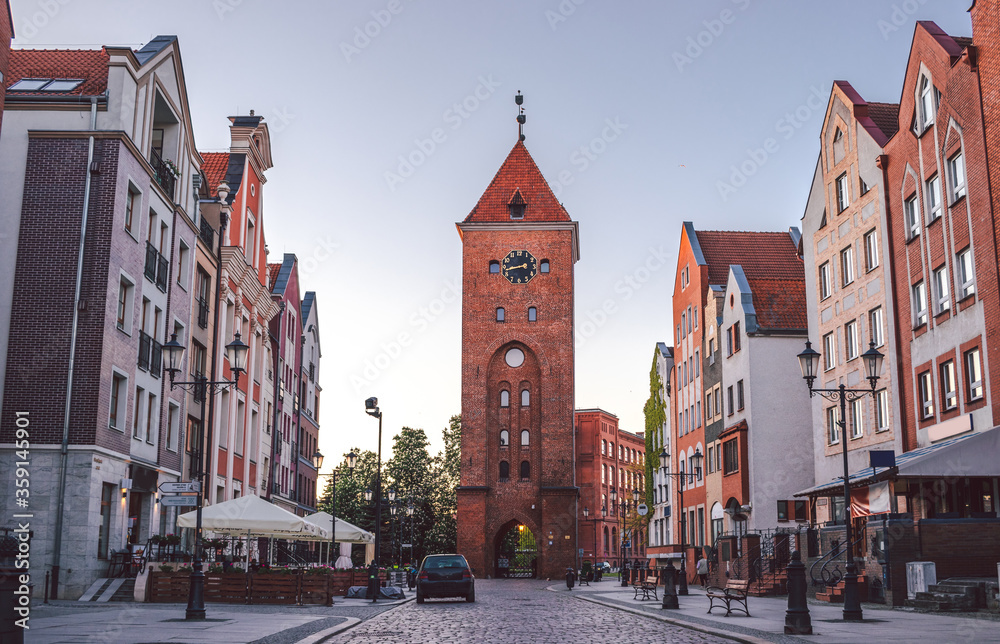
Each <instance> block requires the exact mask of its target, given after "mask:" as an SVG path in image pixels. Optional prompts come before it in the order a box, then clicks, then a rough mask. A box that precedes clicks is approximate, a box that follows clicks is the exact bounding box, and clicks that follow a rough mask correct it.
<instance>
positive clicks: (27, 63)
mask: <svg viewBox="0 0 1000 644" xmlns="http://www.w3.org/2000/svg"><path fill="white" fill-rule="evenodd" d="M110 60H111V57H110V56H108V54H107V52H106V51H104V50H103V49H12V50H11V51H10V69H9V71H8V73H7V77H6V78H5V79H4V88H5V89H6V88H7V87H10V86H11V85H13V84H14V83H16V82H17V81H19V80H22V79H25V78H51V79H56V78H64V79H73V80H83V83H81V84H80V85H79V86H78V87H77V88H76V89H74V90H72V91H70V92H19V91H14V92H10V93H9V95H10V96H96V95H98V94H103V93H104V91H105V90H106V89H107V88H108V63H109V62H110Z"/></svg>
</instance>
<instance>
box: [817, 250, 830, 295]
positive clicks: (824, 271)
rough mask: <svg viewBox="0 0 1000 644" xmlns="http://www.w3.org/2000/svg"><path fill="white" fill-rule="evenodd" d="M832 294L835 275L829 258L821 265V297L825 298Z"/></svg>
mask: <svg viewBox="0 0 1000 644" xmlns="http://www.w3.org/2000/svg"><path fill="white" fill-rule="evenodd" d="M831 295H833V275H832V274H831V272H830V262H829V260H828V261H825V262H823V263H822V264H820V266H819V299H820V300H825V299H827V298H828V297H830V296H831Z"/></svg>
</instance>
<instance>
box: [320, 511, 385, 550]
mask: <svg viewBox="0 0 1000 644" xmlns="http://www.w3.org/2000/svg"><path fill="white" fill-rule="evenodd" d="M306 518H307V519H309V520H310V521H312V522H313V523H315V524H316V525H318V526H320V527H321V528H323V529H324V530H326V531H327V533H329V531H330V523H331V519H333V517H331V516H330V514H329V513H327V512H317V513H315V514H310V515H309V516H308V517H306ZM334 541H338V542H340V543H374V542H375V535H373V534H372V533H371V532H368V531H367V530H362V529H361V528H359V527H358V526H356V525H352V524H350V523H348V522H347V521H344V520H343V519H341V518H339V517H338V518H337V534H336V535H335V536H334Z"/></svg>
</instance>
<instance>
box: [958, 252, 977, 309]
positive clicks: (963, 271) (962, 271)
mask: <svg viewBox="0 0 1000 644" xmlns="http://www.w3.org/2000/svg"><path fill="white" fill-rule="evenodd" d="M957 260H958V261H956V262H955V264H956V265H957V267H958V280H957V282H958V292H959V294H960V299H963V300H964V299H965V298H967V297H969V296H970V295H972V294H973V293H975V292H976V272H975V271H974V270H973V268H972V249H971V248H966V249H965V250H963V251H961V252H959V253H958V256H957Z"/></svg>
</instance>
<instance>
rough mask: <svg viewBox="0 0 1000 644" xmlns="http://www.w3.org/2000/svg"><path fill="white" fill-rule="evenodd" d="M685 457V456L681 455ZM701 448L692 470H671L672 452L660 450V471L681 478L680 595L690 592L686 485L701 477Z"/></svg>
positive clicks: (697, 452) (694, 456)
mask: <svg viewBox="0 0 1000 644" xmlns="http://www.w3.org/2000/svg"><path fill="white" fill-rule="evenodd" d="M681 458H683V457H681ZM701 459H702V455H701V450H700V449H699V450H695V452H694V454H692V455H691V467H690V470H691V471H690V472H677V473H671V472H670V454H668V453H667V448H665V447H664V448H663V450H662V451H661V452H660V471H661V473H662V474H663V476H675V477H677V478H678V479H679V485H678V486H677V489H678V490H679V492H680V502H681V503H680V506H681V507H680V515H681V517H680V518H681V523H680V527H681V555H682V556H681V583H680V589H679V590H678V591H677V594H678V595H687V594H688V579H687V544H686V542H685V532H686V530H685V525H684V519H685V518H686V517H687V512H685V511H684V486H685V483H686V482H687V481H688V477H695V480H697V479H698V478H700V477H701Z"/></svg>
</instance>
